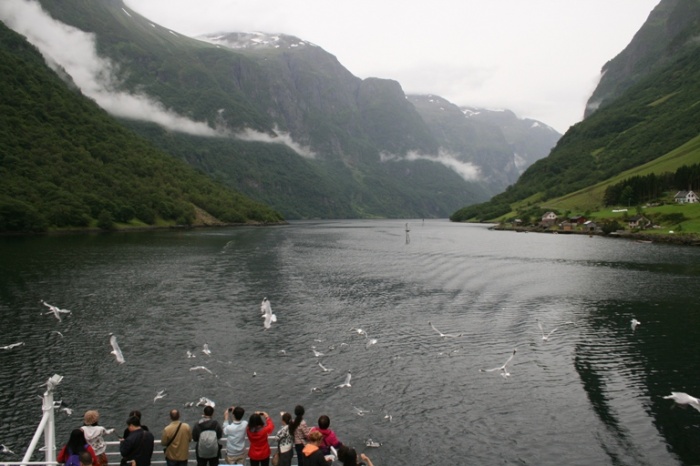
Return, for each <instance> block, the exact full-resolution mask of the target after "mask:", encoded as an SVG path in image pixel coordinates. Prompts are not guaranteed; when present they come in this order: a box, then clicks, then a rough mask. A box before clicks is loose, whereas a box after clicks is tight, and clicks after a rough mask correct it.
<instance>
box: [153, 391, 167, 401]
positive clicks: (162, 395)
mask: <svg viewBox="0 0 700 466" xmlns="http://www.w3.org/2000/svg"><path fill="white" fill-rule="evenodd" d="M166 395H167V393H165V390H158V393H156V396H155V398H153V402H154V403H155V402H156V401H157V400H160V399H161V398H165V396H166Z"/></svg>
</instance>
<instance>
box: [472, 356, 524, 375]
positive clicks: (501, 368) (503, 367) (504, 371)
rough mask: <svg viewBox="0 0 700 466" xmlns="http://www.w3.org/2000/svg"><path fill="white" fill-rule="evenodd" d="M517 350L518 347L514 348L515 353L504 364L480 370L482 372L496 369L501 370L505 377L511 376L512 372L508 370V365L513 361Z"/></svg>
mask: <svg viewBox="0 0 700 466" xmlns="http://www.w3.org/2000/svg"><path fill="white" fill-rule="evenodd" d="M516 351H517V349H514V350H513V353H512V354H511V355H510V357H509V358H508V360H507V361H506V362H505V363H503V365H502V366H498V367H494V368H493V369H479V371H480V372H494V371H500V372H501V376H502V377H503V378H504V379H507V378H508V377H510V373H509V372H508V369H507V366H508V363H509V362H511V361H512V360H513V357H514V356H515V352H516Z"/></svg>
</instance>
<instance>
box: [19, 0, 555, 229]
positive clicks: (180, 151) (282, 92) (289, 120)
mask: <svg viewBox="0 0 700 466" xmlns="http://www.w3.org/2000/svg"><path fill="white" fill-rule="evenodd" d="M40 3H41V5H42V7H43V8H44V9H45V10H46V11H47V12H48V13H49V14H50V15H51V16H52V17H53V18H55V19H56V20H58V21H60V22H62V23H64V24H66V25H70V26H71V27H73V28H76V29H75V31H80V33H81V34H84V33H88V34H84V35H85V36H86V37H85V38H84V40H83V41H82V42H81V44H84V43H87V42H89V41H94V50H95V52H96V53H95V57H92V56H91V57H90V58H89V59H86V58H83V59H81V60H78V61H79V62H82V63H90V64H93V63H94V64H95V66H99V65H104V66H102V68H100V70H101V71H100V72H95V74H94V76H92V77H91V78H88V79H87V81H86V82H78V79H77V78H78V77H81V76H83V73H82V70H80V69H69V67H68V65H67V64H65V65H64V64H63V63H62V62H59V63H61V65H62V66H59V67H56V68H61V67H62V68H63V70H59V71H61V72H63V73H64V74H65V75H66V76H68V77H70V79H72V80H73V81H75V84H76V85H77V86H78V87H79V88H80V89H81V90H82V91H83V92H86V93H87V92H88V89H93V88H95V87H99V89H98V90H97V91H95V92H94V94H88V96H89V97H91V98H93V99H94V100H95V101H97V102H98V103H99V104H100V105H102V106H103V107H104V108H106V109H107V110H108V111H109V112H110V113H113V114H115V115H117V116H119V117H120V121H121V123H122V124H123V125H124V126H126V127H127V128H129V129H130V130H131V131H134V132H136V133H138V134H139V135H141V136H142V137H144V138H146V139H148V140H149V141H151V142H152V143H153V144H155V145H156V146H158V147H159V148H160V149H161V150H163V151H166V152H167V153H169V154H171V155H173V156H175V157H176V158H179V159H182V160H185V161H187V162H188V163H189V164H191V165H193V166H194V167H196V168H197V169H199V170H201V171H202V172H204V173H206V174H208V175H209V176H211V177H213V178H215V179H216V180H219V181H221V182H223V183H225V184H227V185H229V186H232V187H235V188H236V189H238V190H240V191H241V192H242V193H243V194H245V195H247V196H250V197H252V198H254V199H257V200H259V201H261V202H265V203H267V204H269V205H271V206H272V207H273V208H275V209H276V210H278V211H280V212H282V214H283V215H284V216H285V217H287V218H339V217H345V218H352V217H445V216H447V215H448V214H449V213H450V212H452V211H454V209H456V208H458V207H459V206H462V205H464V204H470V203H474V202H481V201H484V200H486V199H488V198H489V197H490V196H492V195H493V194H495V193H497V192H500V191H501V190H502V189H504V188H505V186H507V185H508V184H510V183H512V182H513V180H514V179H515V178H516V177H517V174H518V173H519V169H518V168H517V163H523V164H524V165H523V166H525V165H527V164H528V163H529V160H530V159H529V157H530V156H531V155H532V156H533V157H543V156H545V155H546V153H547V152H548V149H543V150H542V152H541V153H537V154H535V153H534V152H536V151H533V152H532V153H529V152H528V156H527V157H523V158H522V159H518V158H517V157H515V156H514V155H513V153H514V152H515V151H516V149H514V146H513V144H515V143H511V142H509V140H508V137H507V136H505V135H501V136H498V133H499V131H501V130H500V128H498V127H497V126H493V127H492V125H493V124H492V123H487V122H482V125H481V127H482V128H483V130H480V131H474V132H473V133H472V134H473V138H464V137H462V138H461V139H462V141H461V144H462V146H460V147H458V149H454V146H455V144H457V140H456V139H455V140H453V141H446V140H445V139H444V138H443V137H441V136H439V134H440V131H439V129H436V127H435V123H434V121H430V122H428V121H426V117H425V115H424V114H422V113H421V112H420V111H419V109H418V108H417V107H416V106H415V105H414V104H413V103H412V101H411V100H410V99H408V98H407V96H406V95H405V93H404V92H403V90H402V88H401V85H400V83H398V82H396V81H393V80H388V79H379V78H368V79H360V78H358V77H356V76H354V75H352V73H351V72H350V71H348V70H347V69H346V68H344V67H343V66H342V65H341V64H340V63H339V62H338V60H337V59H336V57H334V56H333V55H331V54H329V53H328V52H326V51H324V50H323V49H322V48H321V47H318V46H316V45H314V44H311V43H309V42H306V41H303V40H301V39H298V38H295V37H291V36H284V35H270V34H249V33H221V34H215V35H207V36H203V37H201V38H199V40H196V39H192V38H188V37H185V36H182V35H180V34H178V33H177V32H176V31H171V30H168V29H166V28H163V27H161V26H159V25H157V24H155V23H153V22H151V21H149V20H148V19H147V18H144V17H142V16H140V15H138V14H137V13H136V12H134V11H132V10H130V9H129V8H128V7H126V6H125V5H124V4H123V2H122V1H121V0H94V1H88V0H62V1H61V2H55V1H50V0H41V2H40ZM62 29H63V30H65V29H66V27H63V28H62ZM26 33H27V35H31V34H32V33H33V31H32V30H31V25H30V26H28V27H27V31H26ZM77 34H78V33H77V32H71V35H73V36H75V35H77ZM56 36H58V33H57V35H56ZM52 40H53V41H57V40H58V39H56V38H55V37H52ZM63 48H68V46H67V45H66V46H64V47H63ZM82 48H83V47H82V45H81V46H79V47H75V49H76V52H75V53H80V51H81V50H82ZM86 53H87V54H89V52H86ZM54 61H58V60H56V59H54ZM103 81H107V83H106V84H105V82H103ZM108 94H110V95H111V94H117V95H118V98H110V97H108V96H107V95H108ZM115 101H119V102H123V101H129V102H133V104H131V105H122V106H119V107H117V106H116V105H115ZM135 108H138V109H139V111H137V112H133V111H131V112H129V110H130V109H131V110H133V109H135ZM463 116H464V115H463ZM154 123H157V124H154ZM524 134H525V133H524ZM482 137H483V138H485V139H484V140H482V139H481V138H482ZM528 137H530V136H525V138H528ZM531 137H532V139H533V140H537V139H539V138H540V135H539V134H538V133H534V132H533V133H532V134H531ZM492 138H501V140H500V141H499V142H498V145H499V148H498V149H497V150H494V149H493V148H492V142H491V140H492ZM448 142H449V143H450V144H451V146H452V147H453V149H452V150H447V149H446V148H445V147H443V146H442V144H447V143H448ZM509 144H510V145H511V147H510V148H508V146H509ZM525 144H526V145H528V144H529V147H545V146H547V143H544V144H542V143H540V142H532V143H530V142H527V143H525ZM550 147H551V146H550ZM517 150H518V151H519V150H521V149H517ZM528 150H529V149H528ZM538 150H539V149H538ZM464 154H469V155H468V156H467V155H464ZM516 159H517V163H516V161H514V160H516ZM472 165H473V167H472Z"/></svg>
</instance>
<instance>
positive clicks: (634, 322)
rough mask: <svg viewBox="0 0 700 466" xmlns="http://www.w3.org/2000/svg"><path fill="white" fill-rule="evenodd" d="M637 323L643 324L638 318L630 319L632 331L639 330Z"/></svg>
mask: <svg viewBox="0 0 700 466" xmlns="http://www.w3.org/2000/svg"><path fill="white" fill-rule="evenodd" d="M637 325H641V322H640V321H638V320H637V319H632V320H630V327H632V331H633V332H634V331H635V330H637Z"/></svg>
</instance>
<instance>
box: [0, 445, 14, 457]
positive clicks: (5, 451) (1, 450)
mask: <svg viewBox="0 0 700 466" xmlns="http://www.w3.org/2000/svg"><path fill="white" fill-rule="evenodd" d="M0 453H2V454H3V455H14V454H15V452H14V451H12V450H10V449H9V448H7V447H6V446H5V445H2V444H0Z"/></svg>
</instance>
